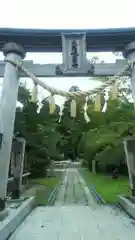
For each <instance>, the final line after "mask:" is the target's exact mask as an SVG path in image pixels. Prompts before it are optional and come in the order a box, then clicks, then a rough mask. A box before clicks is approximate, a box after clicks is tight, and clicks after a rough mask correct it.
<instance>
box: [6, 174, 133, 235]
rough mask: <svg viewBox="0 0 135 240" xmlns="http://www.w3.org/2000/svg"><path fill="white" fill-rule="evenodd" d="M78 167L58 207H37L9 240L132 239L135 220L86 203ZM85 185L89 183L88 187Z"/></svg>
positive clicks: (69, 177) (65, 185)
mask: <svg viewBox="0 0 135 240" xmlns="http://www.w3.org/2000/svg"><path fill="white" fill-rule="evenodd" d="M82 184H83V183H82V180H80V177H79V174H78V172H77V170H69V171H67V174H66V175H65V178H64V182H63V185H61V188H60V191H59V194H58V197H57V199H56V203H55V206H53V207H37V208H36V209H35V210H34V211H33V212H32V213H31V214H30V215H29V216H28V217H27V218H26V219H25V221H24V222H23V223H22V224H21V225H20V227H19V228H18V229H17V230H16V232H15V233H14V234H13V235H12V236H11V237H10V240H24V239H26V240H43V239H50V240H90V239H92V240H99V239H100V240H101V239H103V240H128V239H130V240H133V239H135V222H134V221H133V220H131V219H130V218H129V217H128V216H127V215H125V214H124V212H121V211H120V210H118V209H117V208H111V207H109V206H101V205H95V204H93V201H92V197H91V199H90V200H91V201H90V200H89V205H88V206H86V203H88V201H87V199H86V198H87V197H88V198H89V196H88V195H87V194H86V192H87V191H84V189H83V188H82V187H83V185H82ZM85 187H86V186H85Z"/></svg>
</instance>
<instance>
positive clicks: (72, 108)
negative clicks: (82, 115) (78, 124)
mask: <svg viewBox="0 0 135 240" xmlns="http://www.w3.org/2000/svg"><path fill="white" fill-rule="evenodd" d="M70 116H71V117H73V118H75V117H76V100H75V99H73V100H71V103H70Z"/></svg>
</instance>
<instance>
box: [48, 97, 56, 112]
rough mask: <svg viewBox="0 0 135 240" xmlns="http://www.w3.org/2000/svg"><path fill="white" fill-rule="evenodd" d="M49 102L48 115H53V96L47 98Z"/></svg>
mask: <svg viewBox="0 0 135 240" xmlns="http://www.w3.org/2000/svg"><path fill="white" fill-rule="evenodd" d="M48 100H49V110H50V114H53V113H54V111H55V99H54V95H52V94H51V95H50V97H49V98H48Z"/></svg>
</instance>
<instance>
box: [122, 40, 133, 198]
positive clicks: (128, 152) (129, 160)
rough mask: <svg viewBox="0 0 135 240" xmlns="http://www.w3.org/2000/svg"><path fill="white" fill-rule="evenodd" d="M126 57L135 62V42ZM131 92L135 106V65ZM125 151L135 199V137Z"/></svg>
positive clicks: (125, 144)
mask: <svg viewBox="0 0 135 240" xmlns="http://www.w3.org/2000/svg"><path fill="white" fill-rule="evenodd" d="M124 57H126V58H127V59H128V60H131V61H135V41H134V42H131V43H129V44H128V45H127V46H126V47H125V50H124ZM131 91H132V97H133V101H134V106H135V63H134V64H133V66H132V73H131ZM124 149H125V156H126V161H127V167H128V173H129V180H130V187H131V193H132V196H133V197H135V137H132V136H130V137H127V138H125V139H124Z"/></svg>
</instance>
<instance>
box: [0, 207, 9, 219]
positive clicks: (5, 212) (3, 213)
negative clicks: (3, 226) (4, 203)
mask: <svg viewBox="0 0 135 240" xmlns="http://www.w3.org/2000/svg"><path fill="white" fill-rule="evenodd" d="M7 216H8V209H5V210H3V211H1V212H0V221H3V220H4V219H5V218H6V217H7Z"/></svg>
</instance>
